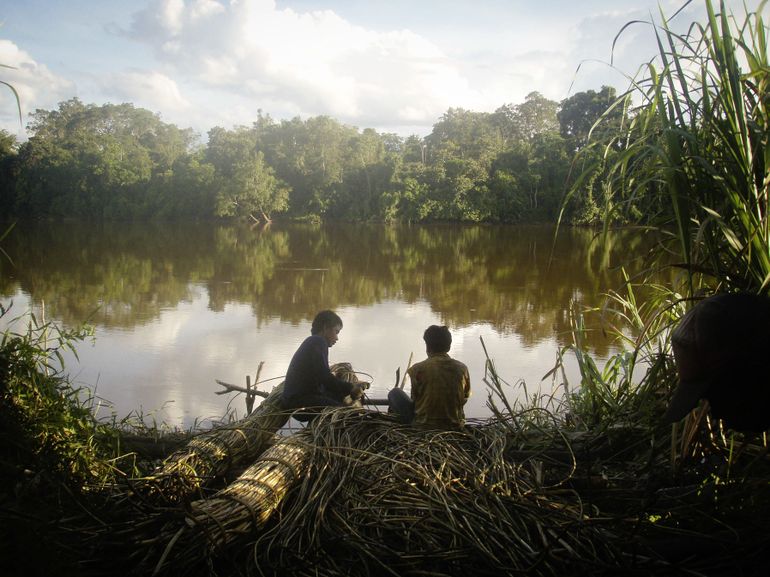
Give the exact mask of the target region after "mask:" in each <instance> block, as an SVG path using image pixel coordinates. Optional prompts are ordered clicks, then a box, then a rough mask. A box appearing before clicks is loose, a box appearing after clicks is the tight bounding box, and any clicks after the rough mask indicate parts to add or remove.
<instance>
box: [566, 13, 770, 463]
mask: <svg viewBox="0 0 770 577" xmlns="http://www.w3.org/2000/svg"><path fill="white" fill-rule="evenodd" d="M704 4H705V11H706V15H707V16H706V19H705V21H704V22H703V23H698V22H695V23H692V24H691V25H690V26H689V27H687V29H686V32H685V33H678V32H676V31H675V30H674V24H673V20H669V19H667V18H666V15H665V14H663V13H662V12H661V13H660V15H659V19H658V20H657V21H653V22H650V23H649V24H650V27H651V28H650V29H651V33H652V34H653V35H654V38H655V40H656V43H657V49H658V50H657V54H656V55H655V56H654V58H653V59H652V60H650V61H649V62H648V63H646V64H645V65H644V66H643V67H642V68H640V70H639V73H638V74H637V76H635V77H633V78H632V79H631V85H630V88H629V90H628V91H627V92H626V93H624V94H622V95H620V96H619V98H618V99H617V101H616V102H615V103H614V104H613V105H612V106H611V109H612V108H613V107H615V108H616V107H618V106H622V107H627V106H628V104H629V102H632V103H634V104H633V105H632V106H631V107H630V108H628V109H627V110H628V122H627V123H626V124H625V125H624V127H623V129H622V130H621V131H620V132H617V133H615V134H614V135H613V136H612V137H611V138H610V139H607V138H605V139H604V140H602V141H600V140H596V141H594V142H592V143H590V144H589V145H588V146H587V147H586V148H585V149H584V151H582V152H581V154H582V155H583V157H584V158H585V167H586V168H585V170H584V171H583V172H582V174H581V175H580V176H579V177H578V179H577V180H576V182H575V186H574V187H573V188H572V190H570V192H569V194H568V195H567V200H566V201H565V202H568V201H569V200H570V199H572V198H574V197H575V196H576V195H578V194H580V187H582V186H583V184H584V182H585V181H586V180H587V179H592V178H600V179H601V187H600V188H601V190H602V191H603V192H604V198H603V206H602V220H603V223H604V229H605V230H608V229H609V228H610V227H612V226H615V225H617V224H627V223H634V224H642V225H645V227H646V228H645V229H646V230H652V231H654V232H655V233H657V234H658V236H659V238H661V239H662V240H661V241H660V244H659V246H658V250H657V251H653V252H652V253H650V257H649V259H650V260H649V269H648V271H647V272H648V273H649V274H647V275H641V276H640V277H639V278H636V279H634V282H635V283H636V284H637V285H648V286H649V283H650V282H651V281H650V279H652V278H653V276H654V275H658V274H659V273H660V270H661V269H662V268H664V267H669V266H672V263H673V266H674V267H677V268H678V269H679V270H681V271H682V273H683V274H681V275H679V276H678V277H673V280H672V281H671V284H668V285H666V286H659V287H656V288H655V291H654V293H655V296H654V297H653V298H649V297H648V300H644V301H641V300H637V299H636V296H635V291H634V285H633V284H632V283H631V282H627V283H626V286H625V287H623V288H622V289H619V290H618V291H617V292H614V293H611V294H610V295H608V300H607V305H606V306H605V307H604V309H603V310H602V314H603V315H604V317H605V318H608V319H612V321H611V323H610V329H609V330H610V332H612V333H613V334H614V335H615V336H617V337H618V338H620V339H621V340H625V344H626V349H627V351H628V352H624V353H621V354H619V355H616V356H614V357H612V358H611V359H610V361H609V362H608V363H607V364H606V366H605V367H604V368H603V369H599V368H598V367H597V366H596V365H595V363H594V362H593V360H592V359H591V358H590V356H589V355H588V354H587V353H586V348H585V347H584V346H583V345H582V343H581V335H582V334H583V333H584V328H583V326H582V323H581V316H580V315H581V314H582V313H577V312H576V313H575V315H574V319H573V320H574V322H573V336H574V343H573V345H572V346H571V347H569V348H568V349H565V350H564V351H562V354H564V353H566V352H573V353H574V354H575V356H576V358H577V361H578V365H579V369H580V375H581V383H580V387H577V388H575V389H574V390H573V393H574V394H572V395H571V396H570V397H569V398H570V402H571V407H570V410H571V411H572V412H574V413H575V414H578V415H580V417H581V418H582V419H584V420H586V421H587V423H590V424H591V425H593V426H604V427H606V426H608V424H610V423H615V422H619V421H624V420H627V419H628V417H629V416H632V415H633V416H635V418H639V417H640V415H641V414H642V413H645V412H649V411H650V410H651V411H652V414H655V413H656V409H655V408H656V407H658V408H659V407H660V406H661V403H662V402H663V404H665V400H666V398H667V396H668V394H669V393H670V391H671V388H672V385H673V384H674V383H675V373H674V368H673V363H671V354H670V346H669V342H668V334H669V328H670V327H671V326H672V325H673V324H674V323H675V322H676V321H677V319H678V318H680V317H681V315H682V314H684V312H685V311H686V308H687V306H688V305H689V303H690V302H691V301H692V300H693V299H694V298H695V297H698V296H701V295H704V294H710V293H716V292H735V291H750V292H754V293H764V294H767V293H768V292H770V225H769V224H768V210H769V209H770V204H769V202H770V201H769V200H768V187H770V111H769V110H768V106H769V105H770V91H769V89H770V62H769V60H768V46H767V27H766V23H765V21H764V19H763V16H762V13H763V11H764V10H765V9H766V6H767V4H766V2H764V1H763V2H761V3H760V4H759V6H758V8H757V10H756V11H755V12H748V11H746V12H745V13H744V15H743V16H742V17H738V16H735V15H733V14H729V13H728V12H727V10H726V8H725V4H724V2H723V1H720V2H719V4H718V6H717V5H716V4H715V3H714V2H712V1H711V0H705V2H704ZM681 14H682V12H681V11H680V13H678V15H677V16H681ZM638 24H639V23H638V22H634V23H629V24H627V25H626V27H624V28H623V29H622V30H621V31H620V32H619V34H618V37H621V36H622V34H623V33H624V32H625V31H626V30H627V28H628V27H629V26H631V25H638ZM616 41H617V38H616ZM606 116H607V117H609V113H608V114H607V115H606ZM602 121H603V119H600V120H599V121H598V122H597V124H600V123H601V122H602ZM595 132H596V134H606V131H601V130H597V131H595ZM597 158H598V159H601V160H600V162H598V164H597V162H596V160H595V159H597ZM590 162H593V163H594V164H593V165H591V164H590ZM597 174H598V175H599V176H598V177H597ZM629 335H633V336H629ZM642 361H643V362H642ZM657 414H658V416H659V415H660V411H657ZM701 416H702V417H704V415H701ZM648 422H649V421H648ZM703 422H705V421H703ZM688 431H689V432H688ZM688 431H685V434H684V435H683V437H689V438H694V437H695V436H694V435H693V434H692V432H693V427H690V426H689V425H688ZM675 436H676V435H675ZM675 440H676V439H675ZM686 444H687V443H684V441H683V445H682V449H681V454H685V453H687V452H688V451H689V450H690V448H688V447H686V446H685V445H686ZM672 447H673V445H672Z"/></svg>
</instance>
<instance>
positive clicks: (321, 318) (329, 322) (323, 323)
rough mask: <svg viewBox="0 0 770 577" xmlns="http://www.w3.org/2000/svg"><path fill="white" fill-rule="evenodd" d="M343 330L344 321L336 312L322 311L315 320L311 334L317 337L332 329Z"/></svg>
mask: <svg viewBox="0 0 770 577" xmlns="http://www.w3.org/2000/svg"><path fill="white" fill-rule="evenodd" d="M337 326H338V327H340V328H342V319H341V318H340V317H339V316H338V315H337V313H335V312H334V311H328V310H327V311H321V312H320V313H318V314H317V315H316V316H315V318H314V319H313V324H312V325H311V327H310V334H311V335H317V334H319V333H322V332H324V330H326V329H328V328H331V327H337Z"/></svg>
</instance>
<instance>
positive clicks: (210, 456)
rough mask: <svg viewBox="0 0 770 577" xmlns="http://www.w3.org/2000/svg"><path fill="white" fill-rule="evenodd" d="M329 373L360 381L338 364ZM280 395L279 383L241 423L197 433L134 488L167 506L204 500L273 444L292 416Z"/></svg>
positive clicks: (350, 370) (348, 369)
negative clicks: (205, 492) (214, 486)
mask: <svg viewBox="0 0 770 577" xmlns="http://www.w3.org/2000/svg"><path fill="white" fill-rule="evenodd" d="M331 370H332V372H333V373H334V374H335V375H337V377H339V378H341V379H344V380H347V381H348V382H356V381H357V380H358V379H357V377H356V374H355V372H354V371H353V368H352V366H351V365H350V363H336V364H334V365H332V366H331ZM282 393H283V383H281V384H279V385H277V386H276V387H274V388H273V390H272V391H271V392H270V394H269V395H267V397H266V398H265V399H264V400H263V401H262V403H260V405H259V406H258V407H257V408H256V409H255V410H253V411H252V412H251V413H250V414H249V415H248V416H246V417H245V418H243V419H241V420H240V421H237V422H235V423H232V424H228V425H224V426H221V427H217V428H215V429H212V430H210V431H207V432H205V433H201V434H199V435H196V436H195V437H193V438H192V439H191V440H190V441H189V443H187V445H185V446H184V447H181V448H180V449H178V450H176V451H174V452H173V453H172V454H171V455H170V456H169V457H168V458H167V459H165V460H164V462H163V464H162V465H161V466H160V467H158V468H157V469H156V470H155V471H154V472H153V473H152V474H151V475H149V476H148V477H147V478H145V479H142V480H141V481H139V482H137V483H136V484H135V490H138V491H140V492H142V494H143V495H145V496H146V497H152V498H157V499H161V500H164V501H166V502H170V503H175V502H181V501H184V500H189V499H191V498H196V497H203V496H204V495H203V493H202V492H201V491H202V490H203V489H204V488H206V487H208V486H210V485H211V484H212V483H213V482H214V481H215V480H217V479H222V478H223V477H224V476H226V475H228V474H230V473H232V472H234V471H238V470H240V469H243V467H244V466H247V465H249V464H251V463H252V462H253V461H254V460H255V459H256V458H257V457H258V456H259V455H260V454H261V453H262V452H263V451H264V450H265V449H267V448H268V447H269V446H270V445H271V444H272V443H273V442H275V440H276V437H275V434H276V432H277V431H278V430H279V429H281V427H283V426H284V425H286V423H287V422H288V420H289V417H290V416H291V412H290V411H286V410H284V409H283V408H282V405H281V395H282Z"/></svg>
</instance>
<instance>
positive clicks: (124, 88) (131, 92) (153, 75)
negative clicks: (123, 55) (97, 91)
mask: <svg viewBox="0 0 770 577" xmlns="http://www.w3.org/2000/svg"><path fill="white" fill-rule="evenodd" d="M103 88H104V90H105V91H109V92H110V93H112V94H114V95H116V96H117V97H118V98H119V99H120V100H121V101H126V102H132V103H134V104H136V105H138V106H142V107H144V108H147V109H149V110H152V111H156V110H169V111H177V112H184V111H187V110H189V108H190V103H189V102H188V101H187V100H186V99H185V98H184V97H183V96H182V94H181V92H180V91H179V87H178V86H177V84H176V82H174V80H172V79H171V78H169V77H168V76H166V75H164V74H161V73H160V72H151V71H150V72H146V71H130V72H124V73H121V74H115V75H112V76H111V77H110V78H109V79H108V80H107V82H106V85H105V86H104V87H103Z"/></svg>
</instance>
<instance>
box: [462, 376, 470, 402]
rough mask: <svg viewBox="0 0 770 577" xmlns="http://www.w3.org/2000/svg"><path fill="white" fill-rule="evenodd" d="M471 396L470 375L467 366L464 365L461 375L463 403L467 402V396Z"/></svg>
mask: <svg viewBox="0 0 770 577" xmlns="http://www.w3.org/2000/svg"><path fill="white" fill-rule="evenodd" d="M470 396H471V375H470V373H469V372H468V367H465V374H464V375H463V405H464V404H465V403H467V402H468V397H470Z"/></svg>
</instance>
